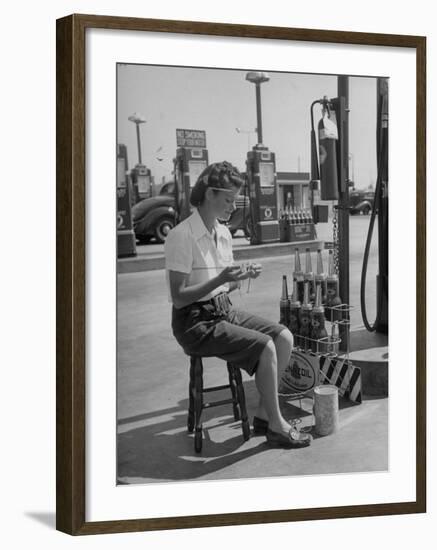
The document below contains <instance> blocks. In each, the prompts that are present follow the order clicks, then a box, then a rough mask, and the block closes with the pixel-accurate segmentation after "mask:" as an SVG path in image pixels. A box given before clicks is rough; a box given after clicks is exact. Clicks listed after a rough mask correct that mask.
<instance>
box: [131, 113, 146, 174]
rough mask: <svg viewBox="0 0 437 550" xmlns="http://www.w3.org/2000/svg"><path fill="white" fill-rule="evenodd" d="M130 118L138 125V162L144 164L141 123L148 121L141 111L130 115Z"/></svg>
mask: <svg viewBox="0 0 437 550" xmlns="http://www.w3.org/2000/svg"><path fill="white" fill-rule="evenodd" d="M129 120H130V121H131V122H134V123H135V126H136V127H137V145H138V164H143V162H142V159H141V139H140V124H143V123H145V122H146V119H145V118H144V117H143V116H142V115H140V114H139V113H134V114H133V115H131V116H130V117H129Z"/></svg>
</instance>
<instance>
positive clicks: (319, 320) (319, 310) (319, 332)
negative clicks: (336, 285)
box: [311, 283, 328, 352]
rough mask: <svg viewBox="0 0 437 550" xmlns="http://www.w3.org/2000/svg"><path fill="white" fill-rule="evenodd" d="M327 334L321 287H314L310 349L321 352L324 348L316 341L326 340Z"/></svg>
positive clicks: (318, 285) (319, 285)
mask: <svg viewBox="0 0 437 550" xmlns="http://www.w3.org/2000/svg"><path fill="white" fill-rule="evenodd" d="M327 336H328V333H327V331H326V328H325V308H324V307H323V305H322V285H321V284H320V283H319V284H317V285H316V303H315V305H314V308H313V311H312V314H311V349H312V350H313V351H319V352H323V351H325V349H326V347H324V346H323V344H321V343H320V342H317V340H320V339H321V338H327Z"/></svg>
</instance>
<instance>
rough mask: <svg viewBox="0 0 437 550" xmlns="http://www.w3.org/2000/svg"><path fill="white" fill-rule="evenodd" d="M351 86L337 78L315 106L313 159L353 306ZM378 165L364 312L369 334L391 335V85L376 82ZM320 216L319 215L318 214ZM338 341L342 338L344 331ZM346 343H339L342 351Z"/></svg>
mask: <svg viewBox="0 0 437 550" xmlns="http://www.w3.org/2000/svg"><path fill="white" fill-rule="evenodd" d="M316 104H320V105H321V106H322V119H321V120H320V121H319V123H318V129H317V130H318V131H317V134H318V144H319V147H318V151H317V142H316V131H315V127H314V115H313V108H314V106H315V105H316ZM348 113H349V82H348V77H343V76H341V77H339V78H338V98H334V99H328V98H327V97H324V98H323V99H318V100H316V101H314V102H313V103H312V105H311V122H312V131H311V155H312V163H311V165H312V180H313V182H312V183H313V185H314V186H315V185H317V183H318V184H319V185H320V197H321V199H322V200H332V201H338V202H337V204H336V205H335V206H334V217H333V227H334V239H333V240H334V264H335V271H336V273H337V274H338V278H339V293H340V298H341V301H342V302H343V303H347V304H348V303H349V215H350V210H349V162H348V160H349V123H348ZM376 146H377V163H378V166H377V168H378V177H377V184H376V189H375V201H374V208H373V211H372V216H371V219H370V225H369V232H368V236H367V241H366V247H365V253H364V260H363V268H362V273H361V312H362V316H363V321H364V324H365V326H366V328H367V330H369V331H376V332H382V333H387V332H388V81H387V79H385V78H378V81H377V140H376ZM376 215H378V261H379V266H378V267H379V270H378V276H377V281H376V285H377V315H376V320H375V323H374V324H373V325H371V324H370V323H369V322H368V320H367V315H366V304H365V284H366V273H367V261H368V256H369V249H370V243H371V239H372V232H373V226H374V223H375V218H376ZM314 217H315V218H316V217H317V216H316V214H315V215H314ZM340 337H342V334H341V333H340ZM344 346H345V342H343V339H342V343H341V345H340V347H341V348H342V349H345V348H344Z"/></svg>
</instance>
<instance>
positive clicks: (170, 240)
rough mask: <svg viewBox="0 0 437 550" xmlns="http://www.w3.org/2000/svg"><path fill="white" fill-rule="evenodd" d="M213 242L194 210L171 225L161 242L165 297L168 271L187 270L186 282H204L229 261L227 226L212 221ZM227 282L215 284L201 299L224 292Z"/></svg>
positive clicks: (228, 263) (231, 256)
mask: <svg viewBox="0 0 437 550" xmlns="http://www.w3.org/2000/svg"><path fill="white" fill-rule="evenodd" d="M214 228H215V231H216V235H217V246H216V243H215V240H214V237H213V236H212V234H211V233H210V232H209V231H208V229H207V228H206V226H205V224H204V223H203V220H202V218H201V217H200V214H199V212H198V211H197V210H196V209H195V210H194V212H193V213H192V214H191V216H189V217H188V218H186V219H185V220H184V221H182V222H181V223H180V224H178V225H177V226H176V227H174V228H173V229H172V230H171V231H170V233H169V234H168V235H167V238H166V240H165V245H164V252H165V272H166V281H167V288H168V295H169V301H170V302H171V301H172V300H171V295H170V284H169V271H180V272H182V273H189V277H188V281H187V286H191V285H195V284H198V283H204V282H207V281H209V280H210V279H212V278H214V277H216V276H217V275H218V274H219V273H220V272H221V271H222V270H223V268H225V267H227V266H229V265H232V264H233V262H234V258H233V255H232V236H231V233H230V232H229V229H228V228H227V227H226V226H225V225H223V224H221V223H218V222H216V223H215V226H214ZM228 289H229V285H228V284H224V285H221V286H219V287H217V288H215V289H214V290H213V291H212V292H211V293H209V294H205V296H203V297H202V298H201V300H209V299H210V298H212V297H213V296H215V295H216V294H219V293H220V292H227V291H228Z"/></svg>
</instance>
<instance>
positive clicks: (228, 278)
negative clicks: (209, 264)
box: [218, 265, 247, 285]
mask: <svg viewBox="0 0 437 550" xmlns="http://www.w3.org/2000/svg"><path fill="white" fill-rule="evenodd" d="M218 278H219V282H220V284H221V285H222V284H224V283H232V282H238V281H242V280H243V279H247V274H246V273H245V272H244V271H243V270H242V269H241V267H240V266H239V265H230V266H228V267H225V268H224V270H223V271H222V272H221V273H220V275H219V276H218Z"/></svg>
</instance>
